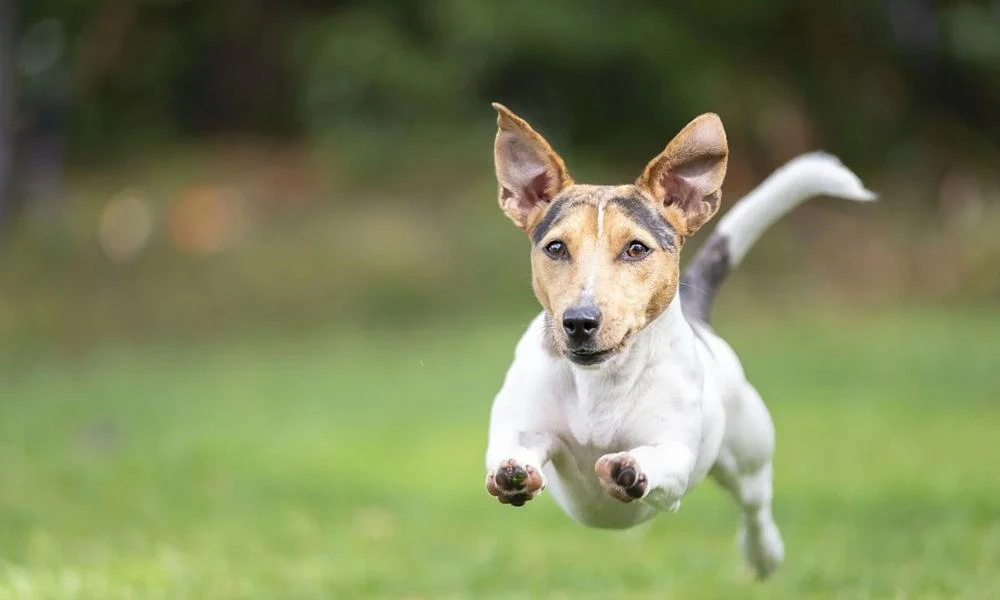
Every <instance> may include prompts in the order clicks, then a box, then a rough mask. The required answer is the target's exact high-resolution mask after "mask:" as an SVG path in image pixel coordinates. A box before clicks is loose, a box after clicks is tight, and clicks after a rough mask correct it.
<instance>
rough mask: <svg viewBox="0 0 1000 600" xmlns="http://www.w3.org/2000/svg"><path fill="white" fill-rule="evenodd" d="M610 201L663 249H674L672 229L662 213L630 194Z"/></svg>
mask: <svg viewBox="0 0 1000 600" xmlns="http://www.w3.org/2000/svg"><path fill="white" fill-rule="evenodd" d="M611 202H612V203H614V204H617V205H618V206H620V207H622V209H623V210H624V211H625V212H626V214H628V216H629V218H631V219H632V221H634V222H635V224H636V225H638V226H639V227H642V228H643V229H645V230H646V231H648V232H649V233H650V235H652V236H653V237H654V238H655V239H656V243H657V244H659V245H660V247H661V248H663V249H664V250H674V249H675V248H676V245H675V243H674V230H673V228H672V227H671V226H670V224H669V223H667V220H666V219H664V218H663V216H662V215H660V214H659V213H657V212H656V211H654V210H653V209H651V208H650V207H649V206H648V205H647V203H646V201H645V200H643V199H641V198H635V197H632V196H620V197H617V198H612V199H611Z"/></svg>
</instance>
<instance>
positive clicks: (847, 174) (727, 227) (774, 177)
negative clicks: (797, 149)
mask: <svg viewBox="0 0 1000 600" xmlns="http://www.w3.org/2000/svg"><path fill="white" fill-rule="evenodd" d="M813 196H835V197H838V198H845V199H847V200H856V201H858V202H870V201H872V200H875V198H876V195H875V193H874V192H872V191H870V190H868V189H866V188H865V186H864V184H863V183H861V180H860V179H858V176H857V175H855V174H854V173H852V172H851V170H850V169H848V168H847V167H845V166H844V165H843V163H841V162H840V160H839V159H838V158H837V157H835V156H833V155H830V154H825V153H823V152H813V153H811V154H803V155H802V156H799V157H797V158H794V159H792V160H791V161H789V162H788V163H787V164H785V165H784V166H783V167H781V168H779V169H778V170H777V171H775V172H774V173H772V174H771V176H770V177H768V178H767V179H765V180H764V181H763V183H761V184H760V185H759V186H757V187H756V188H754V190H753V191H751V192H750V193H749V194H747V195H746V196H744V197H743V198H742V199H741V200H740V201H739V202H737V203H736V205H735V206H733V208H732V209H730V210H729V212H727V213H726V215H725V216H724V217H722V219H721V220H720V221H719V225H718V226H717V227H716V228H715V234H716V235H719V236H722V237H725V238H726V240H727V241H728V246H729V261H730V264H729V267H730V269H732V268H735V267H736V265H738V264H739V263H740V261H742V260H743V257H744V256H746V253H747V251H749V250H750V247H751V246H753V244H754V242H756V241H757V239H758V238H759V237H760V236H761V234H762V233H764V230H766V229H767V228H768V227H770V226H771V224H773V223H774V222H775V221H777V220H778V219H780V218H781V217H782V216H783V215H785V214H786V213H788V212H789V211H790V210H792V209H793V208H795V207H796V206H798V205H799V204H802V203H803V202H805V201H806V200H808V199H809V198H811V197H813Z"/></svg>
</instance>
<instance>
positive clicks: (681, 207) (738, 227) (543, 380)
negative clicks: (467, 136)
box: [486, 103, 875, 578]
mask: <svg viewBox="0 0 1000 600" xmlns="http://www.w3.org/2000/svg"><path fill="white" fill-rule="evenodd" d="M493 108H494V109H495V110H496V111H497V114H498V117H497V127H498V131H497V136H496V142H495V148H494V158H495V163H496V176H497V180H498V182H499V203H500V207H501V208H502V209H503V212H504V213H505V214H506V215H507V217H509V218H510V219H511V220H512V221H513V222H514V223H515V224H516V225H517V226H518V227H519V228H521V229H522V230H524V231H525V232H526V233H527V235H528V237H529V238H530V241H531V246H532V250H531V271H532V287H533V289H534V293H535V296H536V297H537V298H538V301H539V302H540V304H541V305H542V308H543V310H542V312H541V314H539V315H538V316H537V318H535V319H534V320H533V321H532V322H531V324H530V325H529V326H528V328H527V331H526V332H525V333H524V334H523V336H522V337H521V339H520V341H519V342H518V343H517V347H516V350H515V357H514V361H513V363H512V364H511V366H510V368H509V370H508V372H507V374H506V377H505V379H504V382H503V385H502V387H501V389H500V391H499V393H498V394H497V396H496V398H495V399H494V402H493V405H492V409H491V412H490V423H489V442H488V447H487V451H486V472H487V475H486V489H487V491H488V492H489V494H490V495H492V496H494V497H496V499H497V500H499V501H500V502H501V503H503V504H507V505H511V506H523V505H524V504H525V503H527V502H529V501H530V500H532V499H534V498H535V497H536V496H538V494H539V493H541V491H542V490H543V489H549V490H551V494H552V496H553V497H554V498H555V500H556V502H557V503H558V504H559V506H560V507H561V508H562V509H563V510H564V511H565V512H566V513H567V514H568V515H569V516H570V517H571V518H572V519H574V520H576V521H578V522H580V523H582V524H584V525H587V526H592V527H598V528H613V529H622V528H628V527H631V526H634V525H637V524H639V523H642V522H644V521H646V520H648V519H650V518H651V517H653V516H654V515H656V514H658V513H661V512H665V511H667V512H673V511H676V510H677V509H678V508H679V507H680V503H681V499H682V498H683V497H684V495H685V494H687V493H688V492H689V491H690V490H691V489H692V488H693V487H694V486H695V485H696V484H697V483H699V482H700V481H701V480H702V479H703V478H704V477H705V476H706V475H708V474H711V475H712V476H713V478H714V479H715V480H716V481H717V482H718V483H719V484H721V485H722V487H723V488H725V489H726V490H728V491H729V493H730V494H731V495H732V496H733V498H734V499H735V500H736V502H737V503H738V504H739V506H740V508H741V510H742V527H741V529H740V533H739V542H740V546H741V549H742V553H743V557H744V560H745V561H746V562H747V564H748V565H749V566H750V568H752V569H753V571H754V572H755V574H756V576H757V577H759V578H764V577H766V576H767V575H769V574H770V573H772V572H773V571H774V570H775V569H776V568H777V567H778V565H779V564H780V563H781V562H782V560H783V558H784V547H783V543H782V540H781V534H780V532H779V530H778V527H777V525H776V524H775V521H774V517H773V515H772V511H771V496H772V484H771V479H772V468H771V461H772V456H773V454H774V445H775V432H774V424H773V422H772V420H771V415H770V413H769V412H768V410H767V408H766V407H765V405H764V402H763V401H762V400H761V397H760V395H759V394H758V393H757V391H756V390H755V389H754V387H753V386H752V385H751V384H750V383H749V382H748V381H747V379H746V376H745V375H744V372H743V368H742V367H741V364H740V361H739V358H737V356H736V354H735V352H734V351H733V350H732V348H730V346H729V345H728V344H727V343H726V342H725V341H724V340H723V339H722V338H721V337H720V336H719V335H718V334H717V333H715V331H714V330H713V329H712V327H711V325H710V324H709V316H710V310H711V308H712V303H713V300H714V298H715V296H716V292H717V291H718V289H719V286H720V285H721V283H722V282H723V280H724V279H725V278H726V275H727V274H728V273H729V272H730V271H731V270H732V269H733V268H735V267H736V266H737V265H738V264H739V263H740V261H741V260H742V259H743V257H744V256H745V255H746V253H747V251H748V250H749V249H750V247H751V246H752V245H753V243H754V242H755V241H756V240H757V239H758V238H759V237H760V235H761V234H762V233H763V231H764V230H765V229H766V228H767V227H768V226H769V225H771V224H772V223H773V222H775V221H776V220H777V219H778V218H780V217H781V216H782V215H784V214H785V213H787V212H788V211H790V210H791V209H792V208H794V207H795V206H796V205H798V204H800V203H802V202H804V201H805V200H807V199H809V198H811V197H814V196H818V195H824V196H836V197H840V198H845V199H849V200H856V201H862V202H864V201H871V200H874V199H875V194H874V193H872V192H871V191H869V190H867V189H866V188H865V186H864V185H863V184H862V182H861V181H860V179H859V178H858V177H857V176H856V175H855V174H854V173H852V172H851V171H850V170H848V169H847V168H846V167H845V166H844V165H843V164H841V162H840V161H839V160H838V159H836V158H835V157H833V156H831V155H828V154H823V153H812V154H806V155H802V156H800V157H798V158H796V159H793V160H792V161H791V162H789V163H788V164H786V165H785V166H783V167H781V168H780V169H778V170H777V171H775V172H774V173H773V174H772V175H771V176H770V177H768V178H767V179H766V180H765V181H764V182H763V183H762V184H761V185H760V186H758V187H757V188H756V189H755V190H753V191H752V192H750V193H749V194H748V195H747V196H746V197H745V198H743V199H742V200H741V201H740V202H738V203H737V204H736V205H735V206H734V207H733V208H732V209H731V210H730V211H729V212H728V213H727V214H726V215H725V216H724V217H723V218H722V219H721V221H720V222H719V225H718V227H717V228H716V230H715V231H714V232H713V233H712V235H711V236H710V237H709V238H708V239H707V240H706V241H705V243H704V244H703V246H702V247H701V249H700V250H699V252H698V254H696V255H695V257H694V259H693V260H692V262H691V263H690V265H689V266H688V267H687V269H686V270H685V271H684V273H683V274H682V273H681V268H680V252H681V249H682V248H683V246H684V244H685V242H686V241H687V240H688V239H689V238H690V237H691V236H692V235H693V234H694V233H695V232H697V231H698V230H699V229H700V228H701V227H702V226H703V225H705V223H706V222H708V221H709V219H711V218H712V216H713V215H715V213H716V211H718V209H719V203H720V198H721V192H720V190H721V187H722V183H723V179H724V178H725V175H726V165H727V161H728V156H729V149H728V144H727V141H726V133H725V130H724V129H723V126H722V121H721V120H720V118H719V117H718V115H715V114H712V113H706V114H703V115H701V116H699V117H697V118H696V119H694V120H693V121H691V122H690V123H689V124H688V125H687V126H686V127H684V129H683V130H682V131H681V132H680V133H679V134H677V136H676V137H674V138H673V140H671V141H670V143H669V144H667V146H666V148H665V149H664V150H663V151H662V152H661V153H660V154H659V155H657V156H656V157H654V158H653V159H652V160H651V161H650V162H649V164H647V165H646V168H645V170H643V172H642V174H641V175H640V176H639V178H638V179H637V180H636V182H635V183H634V184H630V185H609V186H604V185H582V184H577V183H575V182H574V181H573V179H572V178H571V177H570V175H569V172H568V171H567V169H566V165H565V164H564V162H563V160H562V158H560V157H559V155H558V154H556V153H555V151H553V149H552V147H551V146H550V145H549V143H548V142H547V141H546V140H545V138H543V137H542V136H541V135H539V134H538V133H537V132H536V131H535V130H534V129H532V127H531V125H529V124H528V123H527V122H526V121H525V120H523V119H521V118H520V117H518V116H517V115H515V114H514V113H513V112H511V111H510V110H509V109H507V108H506V107H504V106H503V105H501V104H496V103H495V104H493Z"/></svg>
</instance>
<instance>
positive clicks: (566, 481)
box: [542, 447, 656, 529]
mask: <svg viewBox="0 0 1000 600" xmlns="http://www.w3.org/2000/svg"><path fill="white" fill-rule="evenodd" d="M609 452H614V450H596V449H590V448H581V447H575V448H572V449H563V450H562V451H560V452H558V453H556V455H555V456H554V457H553V459H552V461H551V462H550V463H549V464H547V465H546V466H545V467H544V468H543V469H542V470H543V471H544V473H545V477H546V478H547V479H548V486H547V487H546V491H547V492H549V493H550V494H552V497H553V498H554V499H555V501H556V503H557V504H558V505H559V507H560V508H562V509H563V511H564V512H565V513H566V514H568V515H569V516H570V517H571V518H572V519H573V520H575V521H577V522H579V523H581V524H583V525H587V526H590V527H599V528H603V529H625V528H628V527H632V526H634V525H638V524H639V523H642V522H643V521H647V520H649V519H650V518H652V517H653V516H655V515H656V510H655V509H653V508H651V507H649V506H648V505H646V504H644V503H642V502H629V503H627V504H626V503H623V502H621V501H619V500H616V499H615V498H612V497H611V496H610V495H609V494H608V493H607V492H606V491H604V489H603V488H602V487H601V484H600V483H599V482H598V480H597V475H596V474H595V473H594V463H596V462H597V459H598V458H600V457H601V456H603V455H604V454H607V453H609Z"/></svg>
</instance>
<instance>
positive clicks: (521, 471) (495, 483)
mask: <svg viewBox="0 0 1000 600" xmlns="http://www.w3.org/2000/svg"><path fill="white" fill-rule="evenodd" d="M543 489H545V478H544V477H543V476H542V473H541V471H540V470H538V469H536V468H535V467H532V466H531V465H521V464H519V463H518V462H517V461H516V460H514V459H513V458H511V459H508V460H505V461H503V462H502V463H500V464H499V465H498V466H497V468H496V470H494V471H490V472H489V473H487V475H486V491H487V492H489V493H490V495H491V496H495V497H496V499H497V500H499V501H500V503H501V504H511V505H513V506H524V503H525V502H527V501H528V500H531V499H532V498H534V497H535V496H537V495H538V494H540V493H542V490H543Z"/></svg>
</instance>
